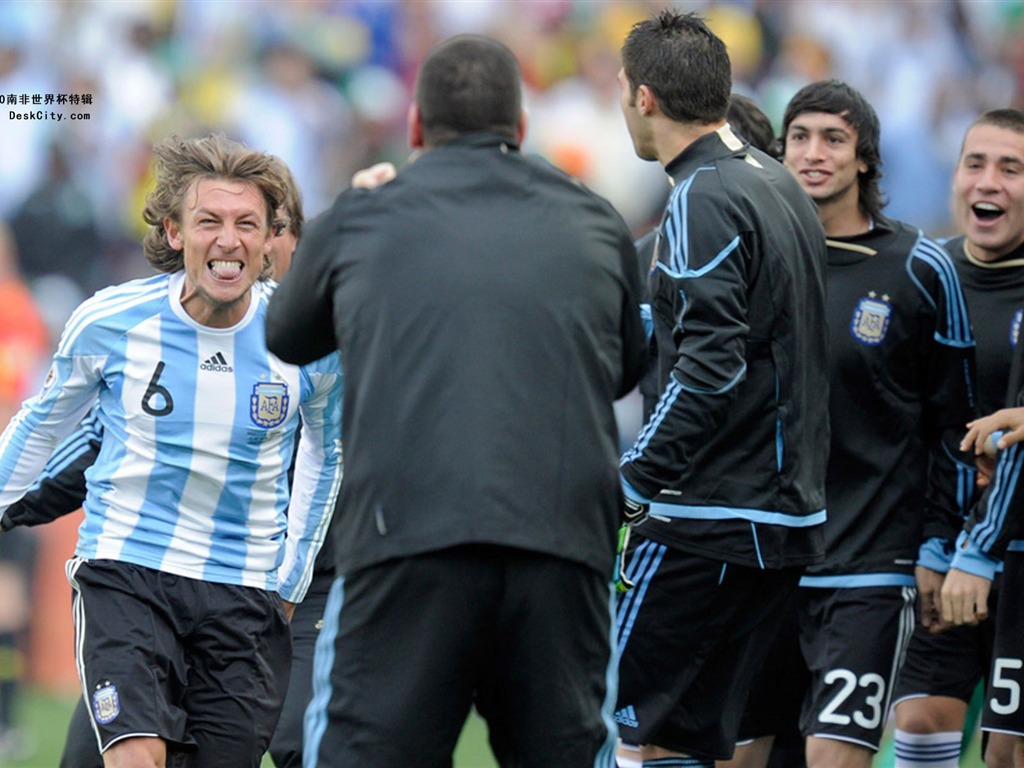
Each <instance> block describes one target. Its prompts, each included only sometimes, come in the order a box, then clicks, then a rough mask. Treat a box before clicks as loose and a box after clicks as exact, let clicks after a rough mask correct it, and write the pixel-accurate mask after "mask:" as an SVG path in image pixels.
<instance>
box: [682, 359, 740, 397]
mask: <svg viewBox="0 0 1024 768" xmlns="http://www.w3.org/2000/svg"><path fill="white" fill-rule="evenodd" d="M746 373H747V361H746V360H744V361H743V365H741V366H740V369H739V370H738V371H737V372H736V375H735V376H733V377H732V380H731V381H728V382H726V383H725V384H723V385H722V386H721V387H719V388H718V389H700V388H698V387H688V386H686V385H685V384H683V383H682V382H680V383H679V386H680V387H682V389H683V390H684V391H686V392H692V393H693V394H695V395H723V394H725V393H726V392H728V391H729V390H730V389H732V388H733V387H735V386H736V385H737V384H739V383H740V381H742V380H743V377H744V376H745V375H746Z"/></svg>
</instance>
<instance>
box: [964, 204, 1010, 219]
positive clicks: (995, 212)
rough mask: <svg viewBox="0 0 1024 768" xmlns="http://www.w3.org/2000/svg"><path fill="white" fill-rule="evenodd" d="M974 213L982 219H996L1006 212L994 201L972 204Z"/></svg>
mask: <svg viewBox="0 0 1024 768" xmlns="http://www.w3.org/2000/svg"><path fill="white" fill-rule="evenodd" d="M971 210H972V211H974V215H975V216H977V217H978V218H979V219H981V220H982V221H994V220H995V219H998V218H999V217H1000V216H1002V215H1003V213H1005V211H1004V210H1003V209H1002V208H1000V207H999V206H998V205H995V204H993V203H975V204H974V205H972V206H971Z"/></svg>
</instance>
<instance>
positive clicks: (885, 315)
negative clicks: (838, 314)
mask: <svg viewBox="0 0 1024 768" xmlns="http://www.w3.org/2000/svg"><path fill="white" fill-rule="evenodd" d="M888 299H889V297H888V296H885V295H883V296H882V297H881V298H879V297H878V296H877V295H876V294H875V292H874V291H871V292H870V293H868V295H867V296H865V297H864V298H862V299H861V300H860V301H858V302H857V306H856V307H855V308H854V310H853V318H852V319H851V320H850V333H852V334H853V337H854V338H855V339H857V341H859V342H861V343H862V344H867V345H869V346H872V347H873V346H875V345H876V344H881V343H882V340H883V339H884V338H885V334H886V331H888V330H889V320H890V318H891V317H892V307H891V306H890V305H889V301H888Z"/></svg>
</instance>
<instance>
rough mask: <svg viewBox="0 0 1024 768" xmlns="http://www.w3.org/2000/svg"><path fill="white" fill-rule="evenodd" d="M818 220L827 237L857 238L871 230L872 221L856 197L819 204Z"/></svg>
mask: <svg viewBox="0 0 1024 768" xmlns="http://www.w3.org/2000/svg"><path fill="white" fill-rule="evenodd" d="M818 219H820V221H821V226H822V227H823V228H824V229H825V235H826V236H827V237H855V236H857V235H863V234H864V233H865V232H869V231H870V230H871V219H869V218H868V217H867V216H866V215H865V214H864V212H863V211H862V210H861V209H860V205H859V204H858V201H857V197H856V195H854V196H850V197H843V198H841V199H838V200H830V201H828V202H822V203H819V204H818Z"/></svg>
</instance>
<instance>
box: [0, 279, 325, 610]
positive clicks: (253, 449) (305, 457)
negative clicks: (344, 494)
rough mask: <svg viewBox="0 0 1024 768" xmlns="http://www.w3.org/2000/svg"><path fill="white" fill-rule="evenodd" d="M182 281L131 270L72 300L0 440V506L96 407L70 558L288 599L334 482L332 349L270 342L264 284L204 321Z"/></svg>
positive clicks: (319, 530)
mask: <svg viewBox="0 0 1024 768" xmlns="http://www.w3.org/2000/svg"><path fill="white" fill-rule="evenodd" d="M183 283H184V273H183V272H177V273H175V274H173V275H160V276H158V277H153V278H147V279H143V280H135V281H132V282H128V283H125V284H123V285H119V286H115V287H113V288H108V289H105V290H103V291H100V292H99V293H97V294H96V295H95V296H93V297H92V298H90V299H89V300H87V301H85V302H84V303H83V304H82V305H81V306H80V307H79V308H78V309H77V310H75V312H74V314H73V315H72V316H71V318H70V319H69V320H68V323H67V325H66V326H65V328H64V333H63V335H62V337H61V341H60V345H59V347H58V348H57V352H56V354H55V355H54V359H53V365H52V367H51V369H50V372H49V374H48V375H47V378H46V382H45V383H44V384H43V388H42V390H41V391H40V393H39V394H38V395H37V396H36V397H34V398H32V399H30V400H27V401H26V402H25V404H24V405H23V406H22V409H21V411H20V412H19V413H18V414H17V416H15V418H14V419H13V420H12V421H11V424H10V425H9V426H8V428H7V429H6V430H5V431H4V433H3V435H2V436H0V512H2V511H3V510H5V509H6V508H7V507H8V506H9V505H10V504H11V503H13V502H14V501H16V500H17V499H19V498H20V497H21V496H22V495H23V494H24V493H25V491H26V490H27V489H28V488H29V487H30V486H31V485H32V483H33V482H34V481H35V480H36V477H37V476H38V474H39V472H40V471H41V470H42V469H43V467H44V466H45V464H46V461H47V459H48V458H49V457H50V454H51V453H52V452H53V450H54V449H55V448H56V447H57V445H58V444H59V443H60V441H61V439H62V438H63V437H65V436H66V435H67V434H69V433H70V432H71V431H73V430H74V429H75V428H76V426H77V425H78V423H79V421H81V419H82V417H83V416H85V415H86V413H88V411H89V409H90V408H92V407H93V405H94V404H96V403H97V402H98V409H97V412H98V416H99V420H100V423H101V424H102V426H103V431H104V438H103V443H102V448H101V449H100V453H99V456H98V457H97V459H96V463H95V464H94V465H93V466H92V467H91V468H90V469H89V470H88V471H87V473H86V481H87V486H88V492H87V497H86V501H85V505H84V506H85V512H86V515H85V520H84V522H83V523H82V526H81V527H80V529H79V538H78V546H77V549H76V552H75V553H76V554H77V555H78V556H79V557H82V558H86V559H113V560H120V561H122V562H128V563H134V564H137V565H142V566H146V567H148V568H154V569H158V570H161V571H165V572H168V573H174V574H178V575H181V576H187V577H190V578H195V579H203V580H205V581H213V582H219V583H224V584H241V585H245V586H253V587H259V588H262V589H269V590H273V589H276V590H278V591H279V592H280V593H281V596H282V597H283V598H284V599H286V600H292V601H296V600H300V599H301V598H302V596H303V595H304V594H305V591H306V588H307V586H308V584H309V580H310V577H311V575H312V570H313V561H314V559H315V557H316V553H317V551H318V550H319V548H320V544H321V543H322V542H323V537H324V535H325V532H326V529H327V524H328V521H329V519H330V515H331V514H332V512H333V509H334V501H335V497H336V495H337V492H338V487H339V485H340V482H341V423H340V420H341V386H342V375H341V365H340V361H339V357H338V355H337V354H333V355H331V356H329V357H326V358H324V359H323V360H319V361H317V362H315V363H312V364H310V365H307V366H303V367H301V368H300V367H298V366H294V365H288V364H286V363H283V362H281V361H280V360H278V359H277V358H276V357H275V356H274V355H272V354H270V353H269V352H268V351H267V346H266V341H265V335H264V317H265V313H266V305H267V300H268V298H269V296H270V294H271V292H272V291H273V285H272V284H270V285H268V284H265V283H257V284H256V285H255V286H253V288H252V301H251V302H250V306H249V310H248V312H247V313H246V315H245V318H244V319H243V320H242V321H241V322H240V323H238V324H237V325H236V326H234V327H232V328H209V327H207V326H204V325H200V324H199V323H197V322H195V321H194V320H193V319H192V318H190V317H189V316H188V314H187V313H186V312H185V310H184V308H183V307H182V306H181V302H180V296H181V292H182V286H183ZM300 414H301V416H302V419H301V423H302V428H301V440H300V444H299V451H298V454H297V456H296V459H295V461H296V466H295V476H294V485H293V489H292V494H291V503H290V505H289V490H288V473H287V470H288V467H289V463H290V462H291V459H292V449H293V444H294V440H295V436H296V432H297V431H298V428H299V423H300V419H299V415H300ZM282 544H283V546H282Z"/></svg>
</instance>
